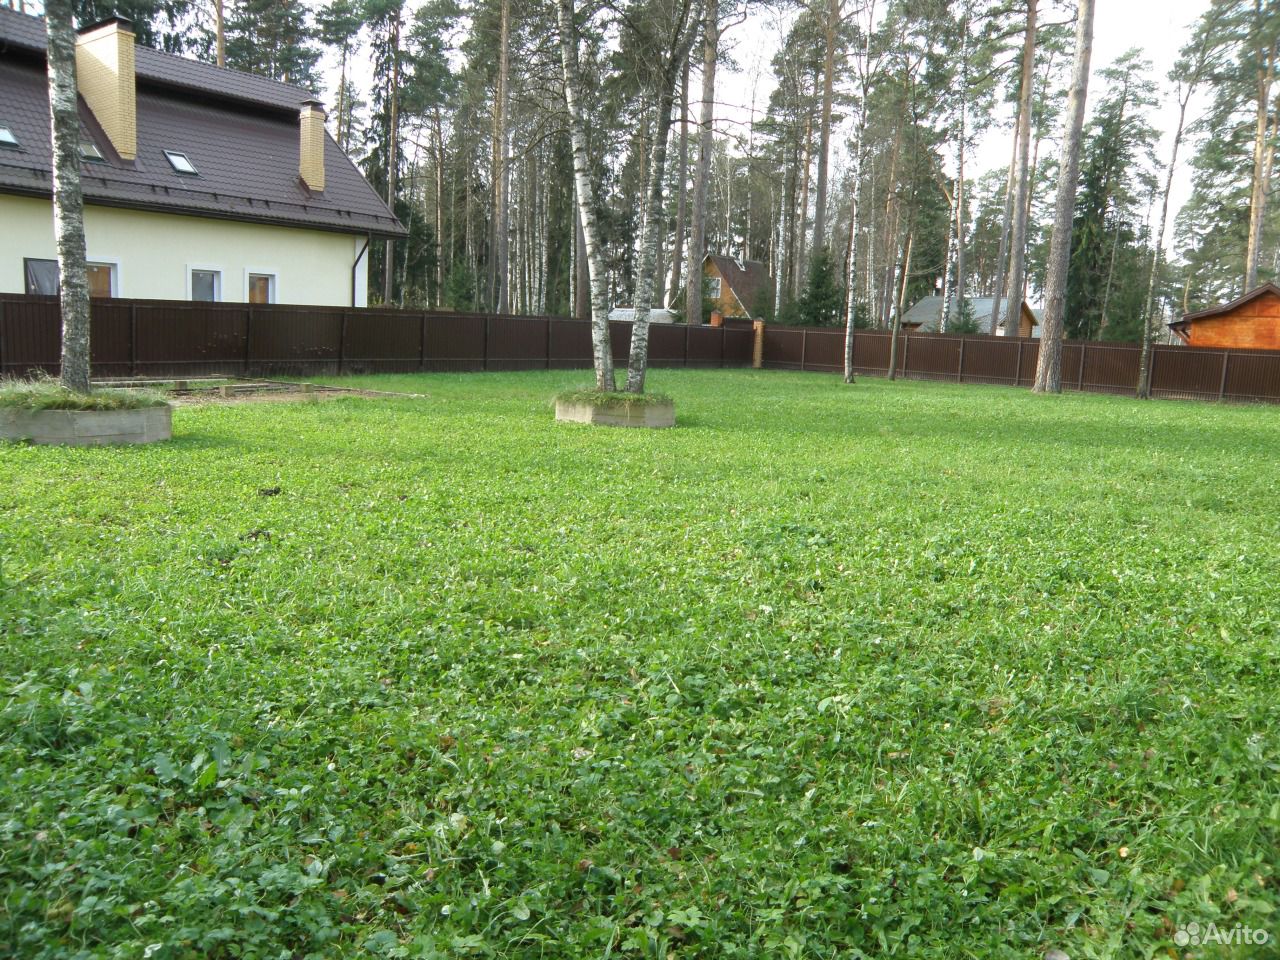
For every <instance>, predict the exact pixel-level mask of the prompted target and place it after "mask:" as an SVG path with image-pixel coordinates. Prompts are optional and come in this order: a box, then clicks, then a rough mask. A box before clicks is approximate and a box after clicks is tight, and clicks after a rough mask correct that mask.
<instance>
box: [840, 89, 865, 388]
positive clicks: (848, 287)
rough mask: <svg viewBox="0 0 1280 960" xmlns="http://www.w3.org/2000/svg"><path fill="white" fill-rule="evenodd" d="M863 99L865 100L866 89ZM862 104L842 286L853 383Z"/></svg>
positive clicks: (847, 378) (847, 368) (847, 365)
mask: <svg viewBox="0 0 1280 960" xmlns="http://www.w3.org/2000/svg"><path fill="white" fill-rule="evenodd" d="M863 103H864V105H865V103H866V97H865V92H864V96H863ZM866 126H867V117H866V113H865V106H864V107H863V108H862V109H860V110H859V111H858V135H857V140H856V142H855V143H854V147H853V164H854V165H853V185H852V187H853V188H852V189H851V190H850V191H849V269H848V270H847V271H846V272H845V286H844V382H845V383H853V343H854V337H855V336H856V330H857V309H858V303H857V295H856V293H855V291H856V290H857V284H858V270H857V266H858V207H859V206H860V203H859V201H861V199H862V160H863V153H862V142H863V139H864V137H865V136H866Z"/></svg>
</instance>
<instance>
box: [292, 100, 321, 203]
mask: <svg viewBox="0 0 1280 960" xmlns="http://www.w3.org/2000/svg"><path fill="white" fill-rule="evenodd" d="M324 140H325V136H324V104H322V103H321V102H320V101H319V100H307V101H306V102H305V103H303V104H302V112H301V113H300V115H299V141H298V147H299V149H298V173H299V174H300V175H301V176H302V182H303V183H305V184H306V185H307V188H308V189H310V190H311V191H312V192H314V193H323V192H324Z"/></svg>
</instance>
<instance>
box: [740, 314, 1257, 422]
mask: <svg viewBox="0 0 1280 960" xmlns="http://www.w3.org/2000/svg"><path fill="white" fill-rule="evenodd" d="M892 336H893V335H892V334H891V333H890V332H889V331H887V330H859V331H857V333H856V334H855V335H854V346H853V358H854V359H853V365H854V370H855V372H857V373H859V374H864V375H871V376H886V375H887V374H888V372H889V355H890V349H891V346H892ZM1140 355H1141V350H1140V348H1139V346H1138V345H1137V344H1132V343H1095V342H1092V341H1088V342H1085V341H1068V342H1067V343H1065V344H1063V347H1062V386H1063V388H1064V389H1066V390H1083V391H1087V392H1091V393H1117V394H1132V393H1133V392H1134V389H1135V387H1136V385H1137V382H1138V361H1139V358H1140ZM1039 357H1040V341H1039V340H1035V339H1026V338H1008V337H990V336H950V335H947V334H936V333H913V334H907V333H903V334H900V335H899V340H898V362H897V375H898V376H900V377H903V378H906V379H911V380H949V381H952V382H954V383H994V384H1005V385H1008V386H1030V385H1031V384H1032V383H1033V382H1034V381H1035V375H1036V363H1037V361H1038V360H1039ZM764 366H765V368H766V369H768V368H774V369H779V370H814V371H822V372H828V373H838V372H841V371H843V370H844V331H843V330H837V329H832V328H829V327H827V328H823V327H768V328H766V329H765V332H764ZM1151 392H1152V395H1153V396H1157V397H1173V398H1183V399H1197V400H1232V401H1247V402H1248V401H1251V402H1268V403H1280V352H1277V351H1248V350H1208V349H1196V348H1192V347H1173V346H1164V345H1159V346H1156V347H1154V348H1153V351H1152V358H1151Z"/></svg>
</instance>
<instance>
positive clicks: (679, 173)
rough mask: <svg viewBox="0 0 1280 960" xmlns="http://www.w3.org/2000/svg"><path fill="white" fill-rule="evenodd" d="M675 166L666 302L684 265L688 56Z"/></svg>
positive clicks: (675, 289)
mask: <svg viewBox="0 0 1280 960" xmlns="http://www.w3.org/2000/svg"><path fill="white" fill-rule="evenodd" d="M679 157H680V159H679V162H678V164H677V166H676V189H677V190H678V191H679V193H678V195H677V197H676V231H675V242H674V245H673V247H672V250H671V281H670V282H669V283H668V284H667V303H666V305H667V306H668V307H669V306H671V304H672V303H673V302H675V299H676V295H677V292H678V291H679V289H680V268H681V267H682V266H684V230H685V217H686V208H687V207H688V205H689V200H688V197H689V190H688V186H689V58H688V57H685V60H684V74H683V76H682V78H681V83H680V153H679Z"/></svg>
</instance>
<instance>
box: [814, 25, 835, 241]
mask: <svg viewBox="0 0 1280 960" xmlns="http://www.w3.org/2000/svg"><path fill="white" fill-rule="evenodd" d="M841 6H842V0H827V17H826V24H825V29H824V31H823V33H824V34H825V38H824V39H825V40H826V53H825V56H824V57H823V63H822V117H821V119H820V121H819V125H818V178H817V186H816V188H815V191H814V194H815V195H814V212H813V243H812V244H810V249H811V250H812V251H813V252H814V253H815V254H816V253H817V252H818V251H820V250H822V249H823V248H824V247H826V245H827V163H828V160H829V156H830V154H831V107H832V103H833V101H834V99H835V93H834V91H835V72H836V33H837V32H838V30H839V26H840V8H841Z"/></svg>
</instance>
